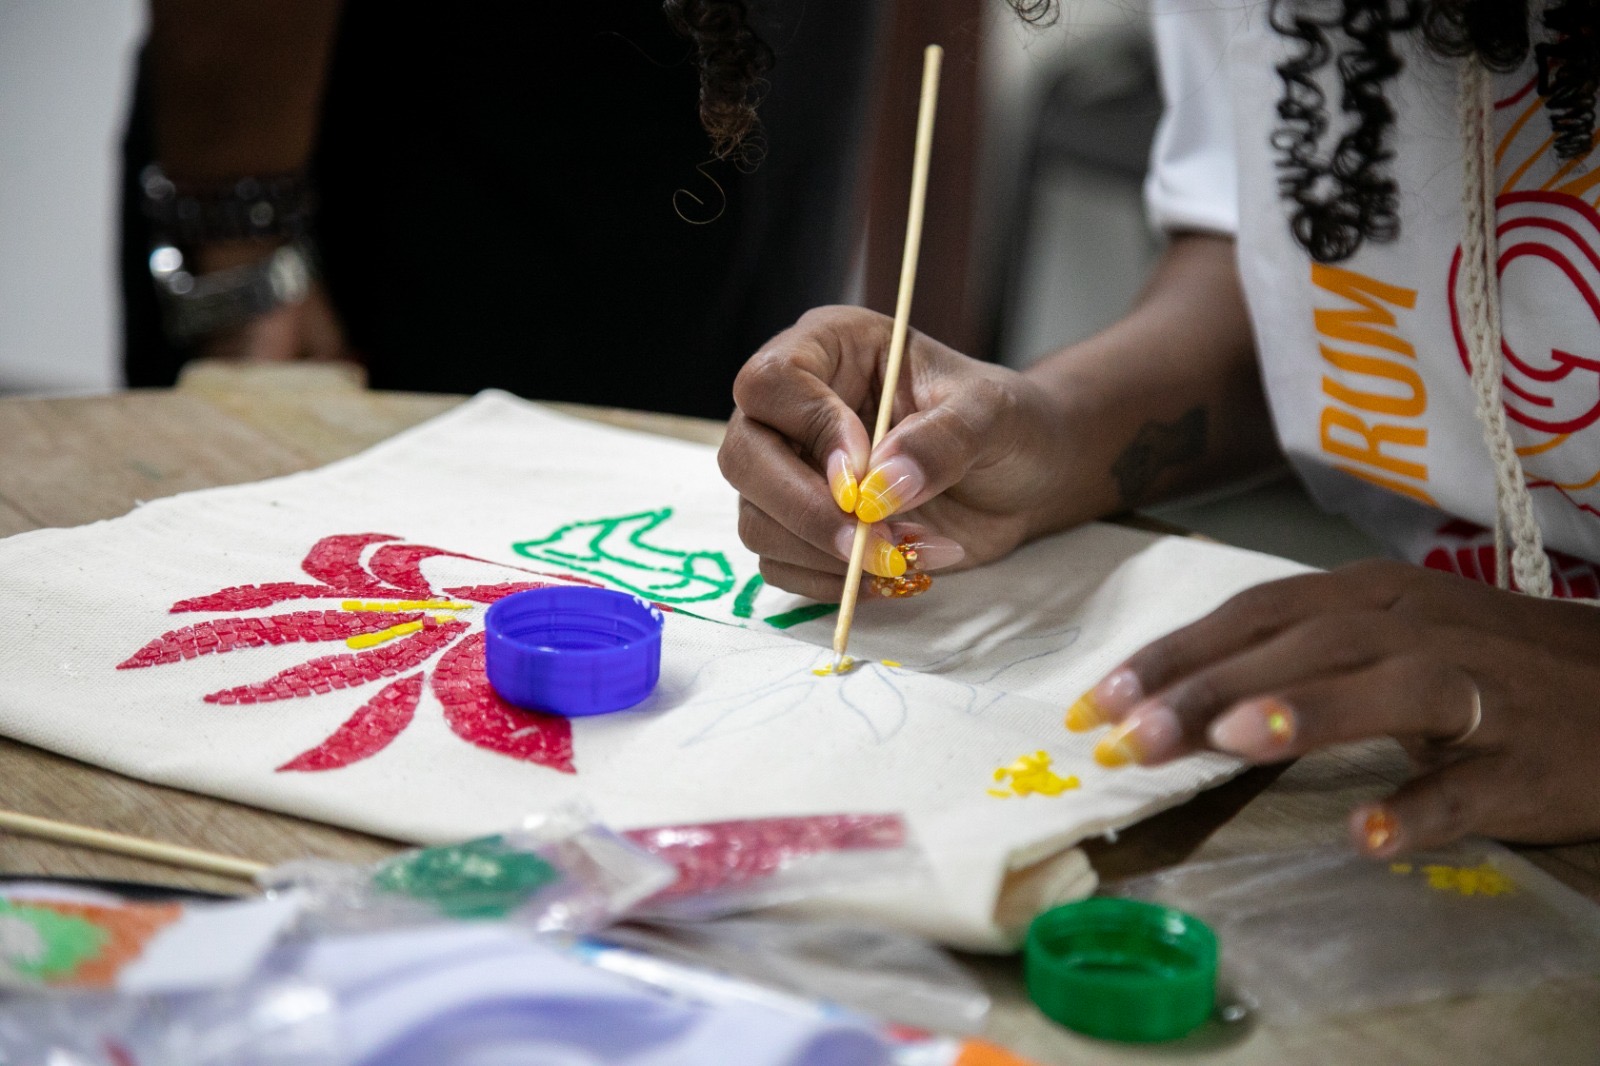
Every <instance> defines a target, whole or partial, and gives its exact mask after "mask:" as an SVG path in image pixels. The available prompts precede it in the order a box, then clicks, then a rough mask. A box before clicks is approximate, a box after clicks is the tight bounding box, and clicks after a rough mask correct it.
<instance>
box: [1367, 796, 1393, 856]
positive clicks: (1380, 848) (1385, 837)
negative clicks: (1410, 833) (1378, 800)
mask: <svg viewBox="0 0 1600 1066" xmlns="http://www.w3.org/2000/svg"><path fill="white" fill-rule="evenodd" d="M1360 817H1361V843H1362V844H1363V845H1364V846H1365V847H1366V850H1367V854H1369V855H1382V854H1386V853H1388V852H1391V851H1394V850H1396V849H1395V847H1394V843H1395V841H1396V840H1397V839H1399V836H1400V823H1399V821H1398V820H1396V818H1395V816H1394V815H1392V814H1390V813H1389V811H1388V810H1387V809H1386V808H1383V807H1370V808H1368V809H1367V811H1366V813H1365V814H1364V815H1362V816H1360Z"/></svg>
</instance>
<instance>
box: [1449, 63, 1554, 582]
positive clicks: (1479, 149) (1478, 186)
mask: <svg viewBox="0 0 1600 1066" xmlns="http://www.w3.org/2000/svg"><path fill="white" fill-rule="evenodd" d="M1459 110H1460V115H1461V142H1462V143H1461V149H1462V181H1461V210H1462V215H1463V226H1462V236H1461V275H1460V276H1461V283H1462V294H1461V309H1462V318H1463V322H1462V332H1463V333H1464V335H1465V336H1466V340H1467V353H1468V358H1469V361H1470V363H1471V367H1472V385H1473V390H1474V391H1475V392H1476V393H1477V405H1476V413H1477V416H1478V421H1479V423H1481V424H1482V426H1483V439H1484V443H1485V444H1486V445H1487V446H1488V448H1489V456H1490V458H1491V460H1493V462H1494V472H1495V522H1494V543H1495V583H1496V584H1498V585H1499V586H1500V587H1501V588H1505V587H1507V583H1508V578H1509V577H1510V575H1515V577H1516V582H1517V587H1518V588H1519V589H1521V590H1522V591H1523V592H1526V593H1529V594H1530V595H1534V596H1542V597H1548V596H1549V595H1550V590H1551V583H1550V560H1549V558H1548V557H1547V556H1546V555H1545V552H1544V537H1543V535H1542V534H1541V533H1540V531H1539V523H1538V521H1537V520H1536V519H1535V518H1534V515H1533V498H1532V496H1531V495H1530V494H1529V492H1528V482H1527V478H1526V476H1525V475H1524V473H1523V470H1522V461H1521V459H1520V458H1518V456H1517V450H1516V445H1515V444H1513V443H1512V440H1511V431H1510V428H1509V426H1508V425H1507V422H1506V408H1505V403H1504V401H1503V400H1502V398H1501V376H1502V372H1503V357H1502V354H1501V339H1500V272H1499V267H1498V260H1499V245H1500V242H1499V238H1498V235H1497V233H1496V226H1497V218H1496V215H1495V188H1494V184H1495V159H1494V150H1495V146H1494V125H1493V123H1492V122H1491V121H1490V120H1491V118H1492V116H1493V114H1494V99H1493V96H1492V94H1491V89H1490V80H1489V74H1488V72H1487V71H1486V70H1484V68H1483V65H1482V64H1481V63H1479V62H1478V61H1477V59H1476V58H1474V57H1470V56H1469V57H1468V58H1467V59H1466V60H1465V61H1463V63H1462V67H1461V92H1460V96H1459ZM1508 536H1509V539H1510V542H1511V543H1510V547H1511V553H1510V554H1511V560H1510V562H1511V565H1510V567H1509V568H1508V567H1507V566H1506V541H1507V537H1508Z"/></svg>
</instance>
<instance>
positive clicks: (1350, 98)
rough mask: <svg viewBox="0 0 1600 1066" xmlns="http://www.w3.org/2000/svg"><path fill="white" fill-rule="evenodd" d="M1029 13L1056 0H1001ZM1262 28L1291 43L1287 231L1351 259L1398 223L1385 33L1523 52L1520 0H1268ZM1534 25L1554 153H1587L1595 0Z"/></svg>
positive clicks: (1557, 6)
mask: <svg viewBox="0 0 1600 1066" xmlns="http://www.w3.org/2000/svg"><path fill="white" fill-rule="evenodd" d="M1008 2H1009V3H1010V4H1011V6H1012V7H1013V8H1014V9H1016V11H1017V13H1018V14H1019V15H1020V16H1022V17H1023V18H1024V19H1026V20H1028V21H1029V22H1048V21H1051V20H1053V19H1054V17H1055V0H1008ZM1268 18H1269V20H1270V22H1271V25H1272V28H1273V29H1274V30H1276V31H1277V32H1278V33H1279V34H1281V35H1283V36H1284V37H1286V38H1288V39H1290V40H1291V41H1293V42H1295V43H1296V47H1295V49H1294V54H1293V55H1292V56H1290V57H1289V58H1288V59H1287V60H1285V61H1284V62H1283V63H1281V64H1279V65H1278V67H1277V72H1278V77H1279V79H1280V80H1281V82H1282V84H1283V94H1282V95H1281V96H1280V97H1279V98H1278V103H1277V113H1278V126H1277V128H1276V129H1275V130H1273V132H1272V138H1271V144H1272V147H1273V149H1274V150H1276V152H1277V154H1278V162H1277V166H1278V172H1279V174H1278V189H1279V195H1280V196H1282V198H1283V199H1284V201H1285V202H1286V203H1287V204H1288V208H1289V230H1290V232H1291V233H1292V234H1293V235H1294V239H1295V241H1296V242H1298V243H1299V244H1300V245H1301V246H1302V247H1303V248H1305V249H1306V251H1307V252H1309V253H1310V254H1311V256H1312V258H1313V259H1316V260H1317V261H1319V262H1324V263H1335V262H1339V261H1341V260H1344V259H1348V258H1350V256H1352V255H1354V254H1355V253H1356V251H1357V250H1358V249H1359V248H1360V247H1361V246H1362V245H1363V244H1364V243H1365V242H1367V241H1376V242H1379V243H1382V242H1386V241H1391V240H1393V239H1394V238H1395V237H1396V236H1397V235H1398V234H1399V232H1400V219H1399V189H1398V188H1397V186H1396V184H1395V181H1394V179H1393V178H1392V177H1391V176H1390V175H1389V170H1388V163H1389V161H1390V160H1391V159H1393V158H1394V151H1393V149H1392V148H1391V147H1390V137H1391V134H1392V132H1393V129H1394V121H1395V113H1394V108H1393V106H1392V105H1391V104H1390V103H1389V101H1388V99H1387V97H1386V95H1385V87H1386V86H1387V84H1388V83H1389V82H1390V81H1392V80H1393V79H1394V78H1395V76H1396V75H1398V74H1399V73H1400V69H1401V59H1400V56H1399V54H1398V53H1397V52H1396V51H1395V48H1394V35H1395V34H1398V33H1408V32H1413V31H1415V32H1418V33H1420V34H1421V35H1422V38H1423V39H1424V40H1425V41H1426V42H1427V44H1428V45H1429V47H1430V48H1431V49H1432V50H1433V51H1435V52H1437V53H1439V54H1442V55H1448V56H1475V57H1476V58H1477V59H1478V61H1479V62H1481V63H1482V64H1483V65H1484V66H1485V67H1487V68H1488V69H1490V70H1498V71H1504V70H1511V69H1514V68H1516V67H1517V66H1518V65H1519V64H1521V63H1522V62H1523V61H1524V60H1525V59H1526V58H1527V56H1528V51H1529V46H1530V43H1531V41H1530V37H1531V23H1532V20H1531V19H1530V14H1529V3H1528V0H1268ZM1539 22H1540V24H1541V26H1542V28H1543V30H1544V33H1545V34H1547V35H1548V36H1549V39H1548V40H1546V41H1542V42H1541V43H1539V44H1537V45H1534V46H1533V49H1532V50H1533V53H1534V57H1535V61H1536V64H1537V67H1538V74H1539V93H1540V95H1541V96H1543V97H1544V99H1545V109H1546V111H1547V112H1548V114H1549V118H1550V126H1551V130H1552V132H1553V133H1554V135H1555V148H1556V154H1557V156H1558V157H1559V158H1562V159H1569V160H1570V159H1580V158H1582V157H1584V156H1586V155H1587V154H1588V153H1589V152H1590V150H1591V148H1592V146H1593V143H1594V132H1595V100H1596V95H1597V90H1600V0H1551V2H1550V3H1549V4H1548V6H1546V7H1545V9H1544V12H1543V14H1542V16H1541V17H1540V19H1539ZM1330 63H1332V64H1334V67H1335V69H1336V71H1337V72H1338V76H1339V84H1340V88H1341V97H1340V100H1339V110H1340V111H1341V112H1344V113H1346V114H1348V115H1350V116H1352V120H1353V121H1352V124H1351V125H1350V127H1349V128H1348V129H1347V130H1345V132H1343V133H1341V134H1340V135H1339V136H1338V138H1337V140H1335V141H1334V142H1333V146H1332V151H1331V152H1328V153H1327V154H1324V153H1323V152H1322V148H1321V146H1322V144H1323V143H1324V140H1325V138H1326V137H1327V136H1328V133H1329V126H1330V120H1329V108H1328V101H1327V99H1326V94H1325V93H1324V92H1323V90H1322V88H1321V86H1320V85H1319V84H1318V81H1317V76H1318V74H1319V72H1321V71H1322V70H1324V69H1325V68H1326V67H1327V66H1328V65H1329V64H1330Z"/></svg>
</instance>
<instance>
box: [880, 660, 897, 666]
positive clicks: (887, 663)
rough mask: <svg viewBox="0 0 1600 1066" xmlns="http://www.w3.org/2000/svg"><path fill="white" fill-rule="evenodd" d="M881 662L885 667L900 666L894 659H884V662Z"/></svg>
mask: <svg viewBox="0 0 1600 1066" xmlns="http://www.w3.org/2000/svg"><path fill="white" fill-rule="evenodd" d="M881 662H882V663H883V665H885V666H899V665H900V664H899V663H897V662H895V661H894V660H893V659H883V660H881Z"/></svg>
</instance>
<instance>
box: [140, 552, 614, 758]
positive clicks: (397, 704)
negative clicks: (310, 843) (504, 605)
mask: <svg viewBox="0 0 1600 1066" xmlns="http://www.w3.org/2000/svg"><path fill="white" fill-rule="evenodd" d="M398 540H399V538H397V537H392V536H389V535H388V534H385V533H357V534H350V535H343V536H332V537H324V538H322V539H321V540H319V541H318V542H317V543H316V544H315V545H314V546H313V547H312V549H311V550H310V551H309V552H308V553H306V557H305V560H304V562H302V563H301V564H300V565H301V569H302V570H304V571H305V573H306V574H307V575H308V576H309V577H311V578H312V581H311V582H303V581H300V582H297V581H280V582H272V583H269V584H263V585H239V586H235V587H233V588H225V589H222V590H220V591H218V592H213V593H211V594H210V595H208V596H199V597H195V598H193V599H187V600H180V601H179V602H177V603H175V604H173V605H172V613H173V614H181V613H185V612H189V611H212V612H225V613H224V614H222V615H221V616H220V617H215V618H211V619H208V620H206V621H204V622H199V623H197V624H195V625H191V626H184V627H182V628H181V629H174V630H171V631H170V632H167V633H163V634H162V635H161V636H159V637H157V638H156V639H155V640H153V641H151V642H150V643H149V644H146V645H145V646H144V647H143V648H140V649H139V650H138V651H137V652H135V653H134V654H133V655H132V656H131V657H130V658H129V659H128V660H127V661H126V662H123V663H120V664H118V666H117V669H119V670H135V669H140V668H142V667H150V666H159V665H162V664H164V663H172V662H177V661H178V660H180V659H192V658H194V657H195V656H197V655H213V654H217V655H220V654H222V653H225V652H230V651H234V650H235V649H238V648H256V647H261V646H263V645H267V644H290V643H296V642H302V643H317V642H327V641H335V640H338V641H344V642H345V644H346V646H347V647H348V648H350V649H351V650H350V651H348V652H341V653H339V654H335V655H323V656H319V657H317V658H313V659H308V660H306V661H305V662H303V663H300V664H298V665H296V666H292V667H290V668H289V669H287V670H283V671H280V672H279V673H277V674H274V675H273V676H272V677H269V678H267V679H266V680H264V681H257V682H254V683H252V684H247V685H238V686H235V687H233V688H226V689H222V690H220V691H217V692H213V693H210V694H209V695H207V696H206V697H205V700H206V702H207V703H221V704H244V703H268V702H271V701H273V700H284V699H298V698H303V697H309V696H314V695H318V694H320V693H325V692H331V691H332V690H334V689H339V688H356V687H359V686H365V685H370V684H376V683H378V682H380V681H383V682H385V683H384V685H383V687H382V688H381V689H379V690H378V692H377V693H375V694H374V695H373V696H372V697H371V698H370V699H368V700H367V701H366V702H365V703H363V704H362V705H361V706H360V707H359V708H357V709H356V711H355V713H354V714H352V715H351V716H350V717H349V718H348V719H346V720H345V722H344V723H343V724H342V725H340V726H339V728H338V729H336V730H335V731H334V732H333V733H332V735H330V736H329V737H328V738H327V739H326V740H324V741H323V742H322V743H321V744H319V745H317V746H316V747H314V748H312V749H311V750H309V751H306V752H302V753H301V754H299V755H297V756H295V757H294V758H293V759H290V760H289V761H288V762H286V763H284V764H283V765H282V766H280V767H278V769H279V770H280V771H283V770H335V769H338V768H340V767H342V766H349V765H350V764H351V763H354V762H359V761H360V760H362V759H365V758H368V757H369V756H372V755H375V754H377V753H378V752H379V751H382V750H383V749H384V747H386V746H387V745H388V744H389V742H390V741H392V740H394V738H395V737H397V736H399V735H400V732H401V730H403V729H405V727H406V726H407V725H409V724H410V722H411V718H412V716H413V715H414V714H415V713H416V709H417V703H418V701H419V700H420V698H421V696H422V686H423V682H424V681H425V680H428V681H430V682H431V684H432V686H433V694H434V695H435V696H437V697H438V699H439V702H440V703H441V704H442V705H443V707H444V716H445V721H446V722H448V723H449V725H450V728H451V730H452V731H454V732H455V734H456V735H457V736H459V737H461V738H462V739H463V740H467V741H470V742H471V743H473V744H476V745H477V746H479V747H480V748H488V749H489V750H490V751H496V752H500V753H501V754H503V755H509V756H511V757H512V758H516V759H522V760H524V761H527V762H532V763H538V764H539V765H541V766H548V767H550V768H551V769H554V770H560V771H562V772H563V773H574V772H575V768H574V766H573V764H572V728H571V724H570V723H569V722H568V721H567V720H566V719H565V718H560V717H557V716H555V715H546V714H538V713H534V712H531V711H524V710H521V709H519V708H516V707H513V706H511V705H510V704H508V703H506V702H505V701H503V700H502V699H500V697H499V696H498V695H496V694H495V692H494V690H493V689H492V688H490V687H489V681H488V678H487V677H486V676H485V674H484V668H483V631H482V629H478V630H476V631H473V626H472V625H471V624H470V623H469V622H466V621H462V620H461V619H460V618H459V617H457V616H458V615H459V614H461V613H463V612H466V611H471V610H474V609H476V607H479V606H487V605H488V604H491V603H494V602H495V601H496V600H499V599H502V598H503V597H506V596H509V595H511V594H512V593H513V592H520V591H521V590H523V589H531V588H543V587H545V586H547V585H553V584H584V585H593V584H595V582H593V581H589V580H586V579H584V578H581V577H574V576H572V575H569V574H543V573H539V572H538V571H533V570H524V569H523V568H521V567H504V568H505V569H507V570H517V571H520V572H521V573H527V574H535V575H537V576H538V577H540V578H544V579H547V580H535V581H509V582H502V583H500V584H491V585H460V586H455V587H450V588H443V589H435V588H434V587H433V586H432V585H431V584H430V583H429V581H428V579H427V578H426V577H424V576H423V574H422V563H423V561H424V560H426V559H431V558H437V557H448V558H453V559H467V560H471V561H474V562H488V560H484V559H478V558H476V557H475V556H471V555H461V554H459V553H457V552H450V551H445V550H443V549H441V548H431V547H428V546H426V545H421V544H403V543H396V542H397V541H398ZM373 545H378V547H377V548H376V549H374V550H373V551H372V552H371V554H370V555H368V557H367V559H366V561H365V562H364V563H363V562H362V555H363V554H365V553H366V552H367V549H369V548H371V547H372V546H373ZM490 565H494V566H500V565H502V564H494V563H491V564H490ZM289 600H339V601H341V602H340V604H339V607H338V608H337V609H332V608H320V609H308V610H301V611H293V612H290V613H287V614H271V615H257V614H246V613H244V612H249V611H255V610H258V609H261V608H265V607H273V606H276V605H277V604H280V603H284V602H286V601H289ZM430 662H431V664H432V665H431V667H430V666H429V665H428V664H429V663H430ZM430 675H431V676H430Z"/></svg>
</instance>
